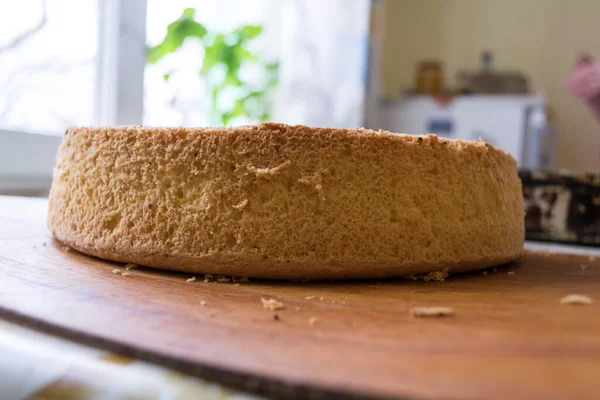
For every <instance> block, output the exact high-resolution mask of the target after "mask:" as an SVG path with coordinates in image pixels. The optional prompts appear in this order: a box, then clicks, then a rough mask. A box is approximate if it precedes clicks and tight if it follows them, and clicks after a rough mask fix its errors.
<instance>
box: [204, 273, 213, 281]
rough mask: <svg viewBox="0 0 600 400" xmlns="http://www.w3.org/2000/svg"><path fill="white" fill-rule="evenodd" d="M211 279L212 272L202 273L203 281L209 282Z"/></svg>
mask: <svg viewBox="0 0 600 400" xmlns="http://www.w3.org/2000/svg"><path fill="white" fill-rule="evenodd" d="M212 280H213V274H204V283H208V282H211V281H212Z"/></svg>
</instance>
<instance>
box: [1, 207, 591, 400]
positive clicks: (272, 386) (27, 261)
mask: <svg viewBox="0 0 600 400" xmlns="http://www.w3.org/2000/svg"><path fill="white" fill-rule="evenodd" d="M45 207H46V203H45V201H43V200H31V199H19V198H9V197H0V271H1V273H2V277H1V278H0V316H2V317H4V318H11V319H14V320H19V321H21V322H23V323H28V324H30V325H34V326H36V327H38V328H40V329H43V330H48V331H50V332H53V333H57V334H60V335H64V336H67V337H69V338H72V339H74V340H78V341H82V342H86V343H89V344H92V345H95V346H101V347H105V348H108V349H110V350H113V351H118V352H120V353H122V354H125V355H129V356H135V357H140V358H144V359H147V360H150V361H154V362H158V363H162V364H165V365H168V366H170V367H173V368H177V369H180V370H183V371H186V372H188V373H192V374H197V375H200V376H203V377H206V378H209V379H213V380H217V381H219V382H222V383H226V384H232V385H234V386H236V387H241V388H244V389H246V390H255V391H256V390H257V391H259V392H262V393H267V394H271V395H274V396H277V397H280V396H295V397H306V396H311V395H312V396H317V395H320V396H326V395H329V396H334V397H336V396H338V395H345V396H347V397H352V396H353V395H356V396H391V397H407V398H412V397H415V398H435V399H438V398H439V399H442V398H443V399H446V398H473V399H475V398H477V399H481V398H488V399H505V398H544V399H550V398H556V399H562V398H566V397H567V396H570V397H574V398H578V399H584V398H590V399H591V398H597V397H598V393H600V379H599V377H600V318H599V317H600V307H599V306H600V258H599V259H598V260H595V259H594V260H591V259H590V258H588V257H587V256H574V255H560V254H553V255H550V254H545V253H534V252H527V253H526V254H525V256H524V257H523V259H522V260H521V261H520V262H518V263H515V264H512V265H508V266H505V267H503V268H499V269H498V272H493V271H489V272H488V273H487V275H482V274H481V273H480V272H478V273H470V274H461V275H455V276H450V277H449V278H448V279H447V280H446V281H445V282H422V281H421V282H412V281H404V280H394V281H382V282H375V281H353V282H315V283H287V282H269V281H252V282H250V283H242V284H241V285H239V286H235V285H233V284H231V283H204V282H203V281H202V279H200V277H199V276H198V277H197V278H198V279H197V280H196V281H195V282H190V283H186V279H187V278H189V277H190V275H186V274H180V273H165V272H160V271H155V270H151V269H146V268H137V269H134V270H132V271H130V272H132V275H131V276H129V277H124V276H121V275H120V274H113V273H112V271H113V269H115V268H117V267H120V268H122V267H123V266H121V265H117V264H114V263H108V262H104V261H102V260H98V259H94V258H91V257H87V256H85V255H83V254H79V253H77V252H74V251H71V252H64V251H63V246H62V245H61V244H60V243H59V242H57V241H54V240H53V239H52V238H51V236H50V234H49V233H48V231H47V229H46V228H45ZM44 242H46V246H44V245H43V243H44ZM582 265H587V267H585V268H583V267H581V266H582ZM508 271H515V274H514V275H509V274H507V272H508ZM571 293H579V294H586V295H588V296H590V297H592V298H593V299H595V300H596V301H595V302H594V303H593V304H591V305H588V306H566V305H561V304H559V300H560V298H561V297H563V296H565V295H567V294H571ZM313 296H314V298H312V297H313ZM261 297H263V298H265V299H269V298H275V299H277V300H279V301H281V302H283V303H284V304H285V309H284V310H281V311H276V312H272V311H268V310H266V309H264V308H263V306H262V304H261ZM202 300H204V301H205V302H206V305H204V306H201V305H200V302H201V301H202ZM415 306H449V307H452V308H453V309H454V312H455V315H454V316H453V317H448V318H414V317H411V316H410V314H409V310H410V308H411V307H415ZM275 313H277V315H278V317H279V319H278V320H276V319H274V314H275ZM312 317H317V319H318V320H317V322H316V323H313V324H310V323H309V320H310V319H311V318H312Z"/></svg>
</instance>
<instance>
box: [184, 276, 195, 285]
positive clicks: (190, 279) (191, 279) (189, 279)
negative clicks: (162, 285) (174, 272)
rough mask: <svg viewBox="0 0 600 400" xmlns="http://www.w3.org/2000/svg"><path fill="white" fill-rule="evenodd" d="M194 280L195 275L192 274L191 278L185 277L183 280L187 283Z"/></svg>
mask: <svg viewBox="0 0 600 400" xmlns="http://www.w3.org/2000/svg"><path fill="white" fill-rule="evenodd" d="M195 280H196V277H195V276H192V277H191V278H188V279H186V280H185V282H186V283H189V282H194V281H195Z"/></svg>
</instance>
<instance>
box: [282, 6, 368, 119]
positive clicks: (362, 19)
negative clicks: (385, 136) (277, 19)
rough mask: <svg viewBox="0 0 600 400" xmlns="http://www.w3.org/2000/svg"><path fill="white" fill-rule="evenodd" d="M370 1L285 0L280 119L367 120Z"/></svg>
mask: <svg viewBox="0 0 600 400" xmlns="http://www.w3.org/2000/svg"><path fill="white" fill-rule="evenodd" d="M370 5H371V2H370V0H352V1H351V2H350V1H348V0H326V1H323V0H284V2H283V4H282V9H281V36H280V38H281V53H280V60H281V64H280V65H281V66H280V85H279V88H280V89H279V93H278V98H277V102H276V109H275V118H274V119H275V120H277V121H280V122H286V123H301V124H306V125H313V126H332V127H333V126H337V127H357V126H362V125H363V122H364V101H365V91H366V79H367V61H368V60H367V58H368V44H369V17H370Z"/></svg>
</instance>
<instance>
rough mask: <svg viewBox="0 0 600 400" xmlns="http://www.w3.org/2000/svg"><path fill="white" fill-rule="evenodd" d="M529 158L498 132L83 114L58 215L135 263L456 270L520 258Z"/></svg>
mask: <svg viewBox="0 0 600 400" xmlns="http://www.w3.org/2000/svg"><path fill="white" fill-rule="evenodd" d="M523 220H524V212H523V197H522V192H521V182H520V180H519V178H518V176H517V166H516V162H515V160H514V159H513V157H511V156H510V155H509V154H507V153H505V152H504V151H502V150H499V149H497V148H495V147H493V146H491V145H489V144H487V143H484V142H469V141H462V140H448V139H442V138H438V137H437V136H435V135H426V136H412V135H403V134H393V133H390V132H384V131H379V132H376V131H371V130H366V129H338V128H312V127H307V126H289V125H284V124H278V123H265V124H260V125H254V126H245V127H238V128H148V127H138V126H131V127H109V128H73V129H69V130H68V131H67V132H66V133H65V136H64V140H63V143H62V145H61V147H60V150H59V152H58V156H57V165H56V169H55V172H54V181H53V184H52V190H51V193H50V205H49V215H48V225H49V228H50V230H51V231H52V233H53V234H54V235H55V237H56V238H57V239H58V240H60V241H61V242H63V243H64V244H65V245H67V246H69V247H72V248H73V249H75V250H77V251H80V252H82V253H85V254H89V255H92V256H97V257H100V258H104V259H108V260H115V261H119V262H125V263H135V264H140V265H146V266H151V267H155V268H165V269H172V270H179V271H186V272H192V273H212V274H223V275H241V276H253V277H265V278H283V279H322V278H375V277H392V276H402V275H411V274H419V273H427V272H431V271H436V270H444V269H446V268H448V272H449V273H450V274H452V273H454V272H459V271H466V270H473V269H480V268H485V267H490V266H494V265H498V264H502V263H506V262H508V261H511V260H514V259H516V258H518V257H519V256H520V254H521V251H522V249H523V240H524V239H523V238H524V223H523Z"/></svg>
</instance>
